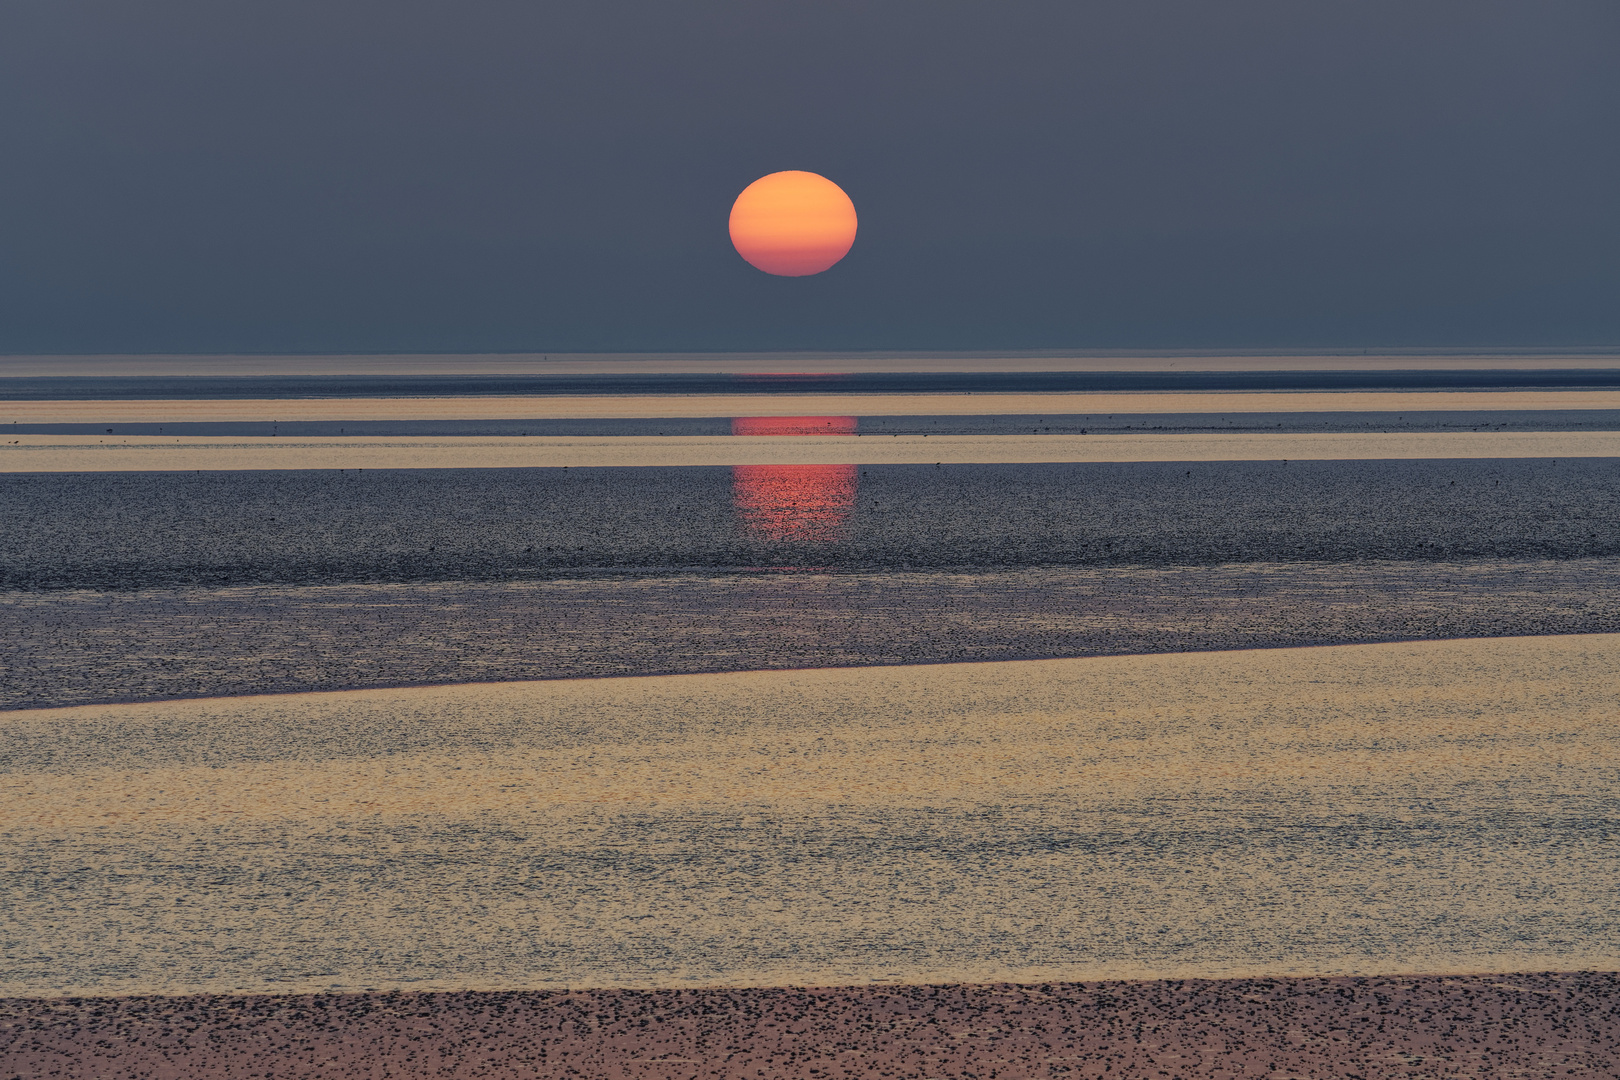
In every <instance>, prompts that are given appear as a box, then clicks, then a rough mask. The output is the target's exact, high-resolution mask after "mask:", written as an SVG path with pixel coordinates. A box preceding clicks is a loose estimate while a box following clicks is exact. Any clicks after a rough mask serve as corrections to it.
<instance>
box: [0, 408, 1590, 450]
mask: <svg viewBox="0 0 1620 1080" xmlns="http://www.w3.org/2000/svg"><path fill="white" fill-rule="evenodd" d="M802 419H805V420H807V421H808V420H812V419H815V418H810V417H806V418H802ZM853 419H855V427H856V434H859V435H933V436H937V435H1032V434H1041V435H1079V434H1082V433H1087V434H1093V435H1109V434H1113V435H1121V434H1125V435H1138V434H1145V433H1154V434H1160V433H1172V434H1177V433H1179V434H1211V433H1231V432H1260V431H1263V432H1267V433H1273V434H1275V433H1286V434H1293V433H1340V432H1366V431H1376V432H1395V433H1404V432H1443V431H1620V409H1582V408H1570V409H1507V410H1492V409H1472V410H1462V409H1455V410H1445V411H1430V412H1418V411H1413V410H1404V411H1392V412H1226V413H1218V412H1198V413H1193V412H1187V413H1163V412H1140V413H1109V414H1094V415H1082V414H1071V413H1030V414H1027V415H1017V414H1012V415H1004V414H996V413H990V414H985V415H982V416H957V415H939V416H933V415H917V416H910V415H895V416H860V417H856V418H853ZM733 420H734V417H732V416H674V417H610V416H604V417H574V418H555V417H549V418H542V419H529V420H525V419H522V418H518V417H515V416H514V417H491V418H489V419H426V420H412V419H391V420H378V419H366V420H355V419H344V418H342V417H338V418H336V419H329V420H274V419H263V420H182V421H174V420H170V421H167V422H158V421H155V420H148V421H140V422H123V421H119V422H114V423H112V424H111V426H109V424H108V423H107V422H106V421H99V422H74V423H14V424H11V425H9V426H5V425H0V434H3V435H4V436H5V439H4V440H0V442H4V441H6V440H10V439H14V438H18V437H19V436H24V435H81V436H83V435H88V436H97V437H100V436H104V435H119V436H128V435H144V436H155V435H168V436H169V437H171V438H173V437H175V436H179V437H182V438H191V437H197V436H206V437H211V438H218V437H232V438H240V437H250V438H251V437H258V438H264V437H269V436H274V437H278V438H292V439H304V438H330V437H332V436H349V435H356V436H362V437H368V438H382V437H396V436H407V437H415V438H422V437H434V436H456V437H468V436H474V437H476V436H490V435H495V436H514V435H521V436H531V437H532V436H548V437H553V438H556V437H571V438H577V437H579V436H617V435H638V436H652V435H664V436H681V435H709V436H716V435H730V434H732V424H733ZM19 445H20V443H19Z"/></svg>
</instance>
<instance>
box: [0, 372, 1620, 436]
mask: <svg viewBox="0 0 1620 1080" xmlns="http://www.w3.org/2000/svg"><path fill="white" fill-rule="evenodd" d="M4 389H5V386H4V383H0V398H3V397H4ZM1547 409H1583V410H1596V409H1620V390H1483V391H1481V390H1436V391H1423V390H1412V391H1407V390H1391V391H1362V390H1345V391H1258V392H1236V391H1220V390H1210V391H1197V392H1185V393H1160V392H1156V391H1148V390H1144V391H1137V392H1129V393H1125V392H1122V393H1096V394H1070V393H1036V394H1020V393H1011V394H991V393H984V394H649V395H635V394H603V395H585V394H581V395H559V396H554V397H541V396H525V395H511V396H489V397H475V396H470V395H468V396H460V395H458V396H454V397H410V398H406V397H399V398H360V397H335V398H233V399H207V398H202V399H177V400H167V401H157V400H154V401H145V400H106V401H89V400H63V401H3V400H0V425H3V424H12V423H17V424H120V423H125V424H134V423H152V424H165V423H206V422H240V421H265V422H268V421H281V422H283V423H291V422H294V421H333V420H517V419H528V420H577V419H615V418H617V419H633V418H649V417H650V418H675V417H723V416H807V415H817V414H826V415H836V416H987V415H998V416H1060V415H1066V416H1106V415H1111V414H1115V413H1129V414H1140V413H1203V414H1207V415H1211V416H1222V415H1229V414H1232V413H1296V412H1387V413H1394V414H1405V413H1417V412H1484V411H1497V412H1505V411H1536V410H1547ZM0 430H3V428H0Z"/></svg>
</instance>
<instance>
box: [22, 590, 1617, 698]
mask: <svg viewBox="0 0 1620 1080" xmlns="http://www.w3.org/2000/svg"><path fill="white" fill-rule="evenodd" d="M1615 631H1620V560H1615V559H1568V560H1539V561H1533V562H1496V561H1478V562H1412V561H1407V562H1371V561H1368V562H1355V563H1324V562H1296V563H1238V564H1226V565H1222V566H1175V567H1157V568H1156V567H1142V566H1136V567H1047V568H1036V569H1027V570H1008V571H1000V572H995V573H981V574H961V573H945V572H935V573H916V572H910V573H908V572H890V573H856V572H850V573H841V574H826V573H809V572H802V573H770V574H761V573H754V574H728V575H722V576H713V575H699V574H688V575H680V576H665V575H657V576H655V575H631V576H623V577H591V578H583V579H573V580H569V579H559V580H550V581H519V582H476V581H475V582H440V583H423V584H409V583H406V584H372V585H312V586H297V585H254V586H239V587H234V588H222V589H165V590H157V589H144V590H136V591H114V592H92V591H88V590H72V591H61V590H51V591H29V592H0V643H3V644H4V648H5V651H6V654H7V665H8V667H7V672H6V678H5V679H4V680H3V681H0V709H19V708H44V707H47V706H55V705H78V704H87V703H92V702H108V701H141V700H159V699H165V698H188V697H216V696H220V695H226V694H265V693H292V692H298V691H307V690H343V689H350V688H356V687H367V686H413V685H431V684H436V683H441V684H442V683H459V682H485V681H500V680H518V679H556V678H580V677H587V676H604V675H667V674H680V673H687V672H699V671H753V670H767V669H773V668H812V667H844V666H853V665H871V664H906V663H947V662H954V661H982V660H1018V659H1032V658H1037V657H1059V656H1095V655H1110V654H1128V653H1156V652H1190V651H1200V650H1217V649H1244V648H1276V647H1282V646H1298V645H1341V644H1352V643H1357V642H1373V641H1399V640H1419V639H1434V638H1460V637H1503V636H1522V635H1531V634H1577V633H1604V632H1615Z"/></svg>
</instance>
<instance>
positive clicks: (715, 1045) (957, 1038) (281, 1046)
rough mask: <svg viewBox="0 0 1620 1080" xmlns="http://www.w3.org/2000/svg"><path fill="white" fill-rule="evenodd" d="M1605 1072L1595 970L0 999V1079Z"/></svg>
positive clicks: (751, 1079)
mask: <svg viewBox="0 0 1620 1080" xmlns="http://www.w3.org/2000/svg"><path fill="white" fill-rule="evenodd" d="M1616 1075H1620V979H1617V978H1616V977H1615V976H1614V975H1613V974H1602V973H1590V974H1515V975H1507V976H1486V977H1480V976H1467V975H1453V976H1430V977H1415V978H1401V977H1393V978H1391V977H1384V978H1368V979H1255V980H1232V981H1218V982H1197V981H1191V982H1092V983H1046V984H1040V985H1023V986H1019V985H978V986H949V987H942V986H915V987H913V986H892V987H891V986H881V987H877V986H866V987H854V988H847V989H758V990H747V989H742V990H685V991H681V990H663V991H640V992H638V991H582V992H581V991H576V992H573V993H568V992H562V993H551V994H546V993H493V994H479V993H471V994H466V993H464V994H404V995H386V996H384V995H343V996H338V995H319V996H304V997H239V998H230V997H195V998H186V997H179V998H124V999H111V1000H108V999H80V1000H72V1001H62V1000H57V1001H26V1000H17V1001H0V1077H4V1078H6V1080H23V1078H29V1080H32V1078H34V1077H45V1076H51V1077H60V1078H61V1080H92V1078H94V1080H115V1078H126V1077H127V1078H131V1080H133V1078H136V1077H142V1078H151V1080H180V1078H187V1080H225V1078H235V1077H249V1076H252V1077H266V1078H269V1077H306V1078H316V1077H321V1078H330V1080H337V1078H349V1080H372V1078H375V1080H382V1078H385V1077H395V1078H401V1080H404V1078H415V1077H423V1078H425V1077H466V1078H473V1077H488V1078H496V1077H499V1078H502V1080H506V1078H513V1080H515V1078H522V1077H570V1076H577V1077H593V1078H600V1080H688V1078H690V1080H708V1078H713V1080H759V1078H772V1080H774V1078H783V1080H789V1078H791V1080H830V1078H838V1080H845V1078H850V1080H853V1078H856V1077H861V1078H866V1077H892V1078H895V1080H908V1078H909V1080H923V1078H946V1077H953V1078H954V1077H963V1078H975V1080H977V1078H981V1077H982V1078H986V1080H989V1078H995V1080H1032V1078H1036V1077H1040V1078H1052V1080H1059V1078H1063V1080H1070V1078H1081V1077H1084V1078H1092V1080H1100V1078H1104V1077H1107V1078H1110V1080H1112V1078H1120V1080H1138V1078H1139V1080H1160V1078H1162V1077H1171V1078H1174V1080H1237V1078H1241V1077H1266V1078H1269V1080H1306V1078H1313V1080H1339V1078H1342V1080H1386V1078H1392V1077H1403V1078H1406V1077H1411V1078H1436V1080H1438V1078H1441V1077H1464V1078H1468V1080H1508V1078H1515V1080H1521V1078H1535V1080H1553V1078H1560V1080H1561V1078H1564V1077H1577V1078H1587V1080H1603V1078H1612V1077H1614V1076H1616Z"/></svg>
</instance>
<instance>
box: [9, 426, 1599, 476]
mask: <svg viewBox="0 0 1620 1080" xmlns="http://www.w3.org/2000/svg"><path fill="white" fill-rule="evenodd" d="M1614 457H1620V432H1614V431H1488V432H1472V431H1456V432H1406V433H1401V434H1385V433H1383V432H1345V433H1334V434H1316V433H1300V432H1292V433H1284V434H1279V435H1262V434H1253V433H1243V434H1214V435H1180V434H1155V435H938V436H932V437H930V436H927V435H893V436H888V437H878V438H870V437H861V436H848V435H845V436H830V437H829V436H799V437H796V438H780V437H774V436H732V435H722V436H704V435H687V436H681V437H665V438H660V437H659V436H657V435H622V436H598V437H590V436H578V437H568V436H555V435H546V436H534V437H524V436H521V435H517V436H511V435H500V436H441V437H437V438H431V437H406V436H400V437H395V438H389V439H376V438H369V437H366V436H337V437H331V436H328V437H325V438H322V439H313V440H312V439H301V438H280V437H270V438H264V437H235V438H215V437H208V436H199V435H188V436H175V437H173V438H170V437H168V436H157V435H124V436H119V435H109V436H106V437H105V438H104V439H98V438H95V437H93V436H73V435H19V436H18V437H17V438H14V439H12V440H10V441H7V442H0V472H10V473H57V472H125V471H136V472H139V471H145V470H151V471H160V472H178V471H195V470H198V469H207V470H211V471H232V470H241V469H513V468H533V467H545V468H582V467H585V468H597V467H619V468H645V467H648V466H703V465H813V464H848V465H926V464H931V463H936V462H938V463H946V464H953V465H961V464H984V463H992V462H997V463H1000V462H1005V463H1020V464H1022V463H1029V464H1040V463H1046V462H1116V461H1118V462H1127V461H1346V460H1348V461H1379V460H1401V459H1419V458H1425V459H1465V458H1614Z"/></svg>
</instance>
